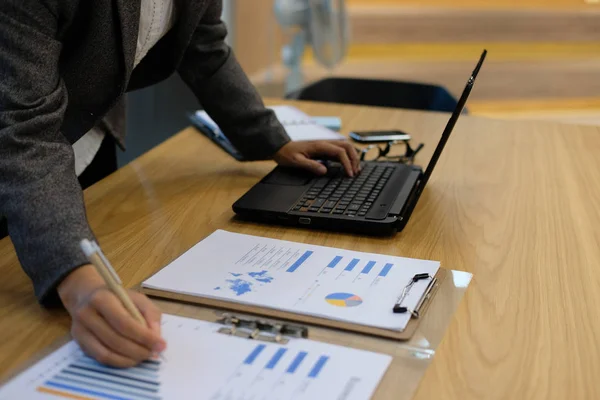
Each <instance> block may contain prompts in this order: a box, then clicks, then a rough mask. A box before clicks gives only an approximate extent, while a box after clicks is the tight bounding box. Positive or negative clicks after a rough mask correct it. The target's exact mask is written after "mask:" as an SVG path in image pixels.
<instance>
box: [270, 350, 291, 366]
mask: <svg viewBox="0 0 600 400" xmlns="http://www.w3.org/2000/svg"><path fill="white" fill-rule="evenodd" d="M286 351H287V349H283V348H282V349H279V350H277V352H276V353H275V355H274V356H273V357H271V360H270V361H269V363H268V364H267V366H266V368H267V369H273V368H275V367H276V366H277V363H278V362H279V360H281V357H283V355H284V354H285V352H286Z"/></svg>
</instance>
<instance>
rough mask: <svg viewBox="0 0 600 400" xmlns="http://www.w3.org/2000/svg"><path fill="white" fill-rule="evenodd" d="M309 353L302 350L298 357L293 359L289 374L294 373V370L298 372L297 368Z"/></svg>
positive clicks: (288, 370)
mask: <svg viewBox="0 0 600 400" xmlns="http://www.w3.org/2000/svg"><path fill="white" fill-rule="evenodd" d="M307 355H308V353H307V352H305V351H301V352H300V353H298V355H297V356H296V358H294V361H292V363H291V364H290V366H289V367H288V369H287V371H286V372H287V373H288V374H293V373H294V372H296V370H297V369H298V367H299V366H300V364H301V363H302V360H304V358H306V356H307Z"/></svg>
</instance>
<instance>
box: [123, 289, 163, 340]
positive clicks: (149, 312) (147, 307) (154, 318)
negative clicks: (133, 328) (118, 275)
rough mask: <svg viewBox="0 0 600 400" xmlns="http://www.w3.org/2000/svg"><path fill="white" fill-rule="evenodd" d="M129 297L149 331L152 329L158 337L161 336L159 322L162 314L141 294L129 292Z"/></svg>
mask: <svg viewBox="0 0 600 400" xmlns="http://www.w3.org/2000/svg"><path fill="white" fill-rule="evenodd" d="M129 296H130V297H131V300H133V303H134V304H135V305H136V306H137V308H138V309H139V310H140V312H141V313H142V315H143V316H144V319H145V320H146V322H147V323H148V326H149V327H150V329H152V330H153V331H154V332H155V333H156V334H157V335H158V336H161V333H160V330H161V325H160V321H161V318H162V312H161V311H160V310H159V309H158V307H156V305H154V303H153V302H152V301H150V299H149V298H148V297H146V296H144V295H143V294H141V293H138V292H136V291H133V290H130V291H129Z"/></svg>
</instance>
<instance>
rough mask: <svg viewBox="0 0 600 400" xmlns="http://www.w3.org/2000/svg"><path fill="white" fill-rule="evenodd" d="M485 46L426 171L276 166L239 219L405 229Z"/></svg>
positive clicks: (237, 208) (384, 165) (375, 164)
mask: <svg viewBox="0 0 600 400" xmlns="http://www.w3.org/2000/svg"><path fill="white" fill-rule="evenodd" d="M486 55H487V51H486V50H484V51H483V53H482V55H481V58H480V59H479V62H478V63H477V66H476V67H475V69H474V71H473V73H472V74H471V76H470V77H469V80H468V81H467V85H466V87H465V89H464V91H463V93H462V95H461V97H460V99H459V101H458V104H457V105H456V108H455V109H454V112H453V113H452V116H451V117H450V120H449V121H448V123H447V125H446V128H445V129H444V132H443V133H442V137H441V139H440V141H439V143H438V145H437V147H436V149H435V151H434V153H433V156H432V157H431V160H430V161H429V165H427V168H426V169H425V171H423V169H422V168H421V167H418V166H415V165H407V164H401V163H397V162H381V161H369V162H363V163H362V171H361V172H360V174H358V175H357V176H355V177H354V178H350V177H348V176H347V175H346V174H345V173H344V170H343V168H342V167H341V165H340V164H339V163H330V164H329V165H328V168H327V169H328V171H327V174H326V175H325V176H315V175H313V174H311V173H310V172H307V171H304V170H300V169H297V168H287V167H280V166H278V167H276V168H275V169H274V170H273V171H271V172H270V173H269V174H268V175H267V176H265V177H264V178H263V179H262V180H261V181H260V182H259V183H257V184H256V185H254V186H253V187H252V188H251V189H250V190H249V191H248V192H246V193H245V194H244V195H243V196H242V197H241V198H240V199H239V200H237V201H236V202H235V203H234V204H233V211H234V212H235V213H236V214H237V216H238V217H240V218H242V219H247V220H251V221H257V222H264V223H276V224H283V225H292V226H305V227H307V228H312V229H325V230H336V231H343V232H357V233H361V234H369V235H391V234H394V233H396V232H399V231H401V230H402V229H404V227H405V226H406V224H407V223H408V220H409V218H410V216H411V214H412V212H413V210H414V208H415V206H416V204H417V202H418V201H419V197H420V196H421V193H422V192H423V189H424V188H425V185H427V181H428V180H429V178H430V177H431V174H432V173H433V170H434V168H435V165H436V163H437V161H438V159H439V158H440V155H441V154H442V151H443V150H444V146H445V145H446V142H447V141H448V139H449V138H450V134H451V133H452V130H453V129H454V126H455V125H456V122H457V120H458V118H459V117H460V114H461V113H462V111H463V108H464V106H465V104H466V102H467V99H468V97H469V94H470V93H471V89H472V88H473V85H474V83H475V78H476V77H477V74H478V73H479V70H480V69H481V66H482V64H483V62H484V60H485V57H486Z"/></svg>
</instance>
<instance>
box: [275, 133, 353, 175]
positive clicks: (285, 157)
mask: <svg viewBox="0 0 600 400" xmlns="http://www.w3.org/2000/svg"><path fill="white" fill-rule="evenodd" d="M273 159H274V160H275V161H276V162H277V164H279V165H283V166H286V167H298V168H304V169H306V170H309V171H312V172H313V173H315V174H317V175H324V174H326V173H327V167H325V165H323V164H322V163H320V162H318V161H316V160H317V159H327V160H336V161H339V162H340V163H341V164H342V165H343V166H344V170H345V171H346V174H348V176H352V177H353V176H355V175H356V174H358V172H359V171H360V159H359V157H358V153H357V151H356V149H355V148H354V146H352V144H350V142H347V141H345V140H332V141H323V140H322V141H306V142H289V143H287V144H286V145H284V146H283V147H282V148H281V149H279V151H278V152H277V153H275V155H274V156H273Z"/></svg>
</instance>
